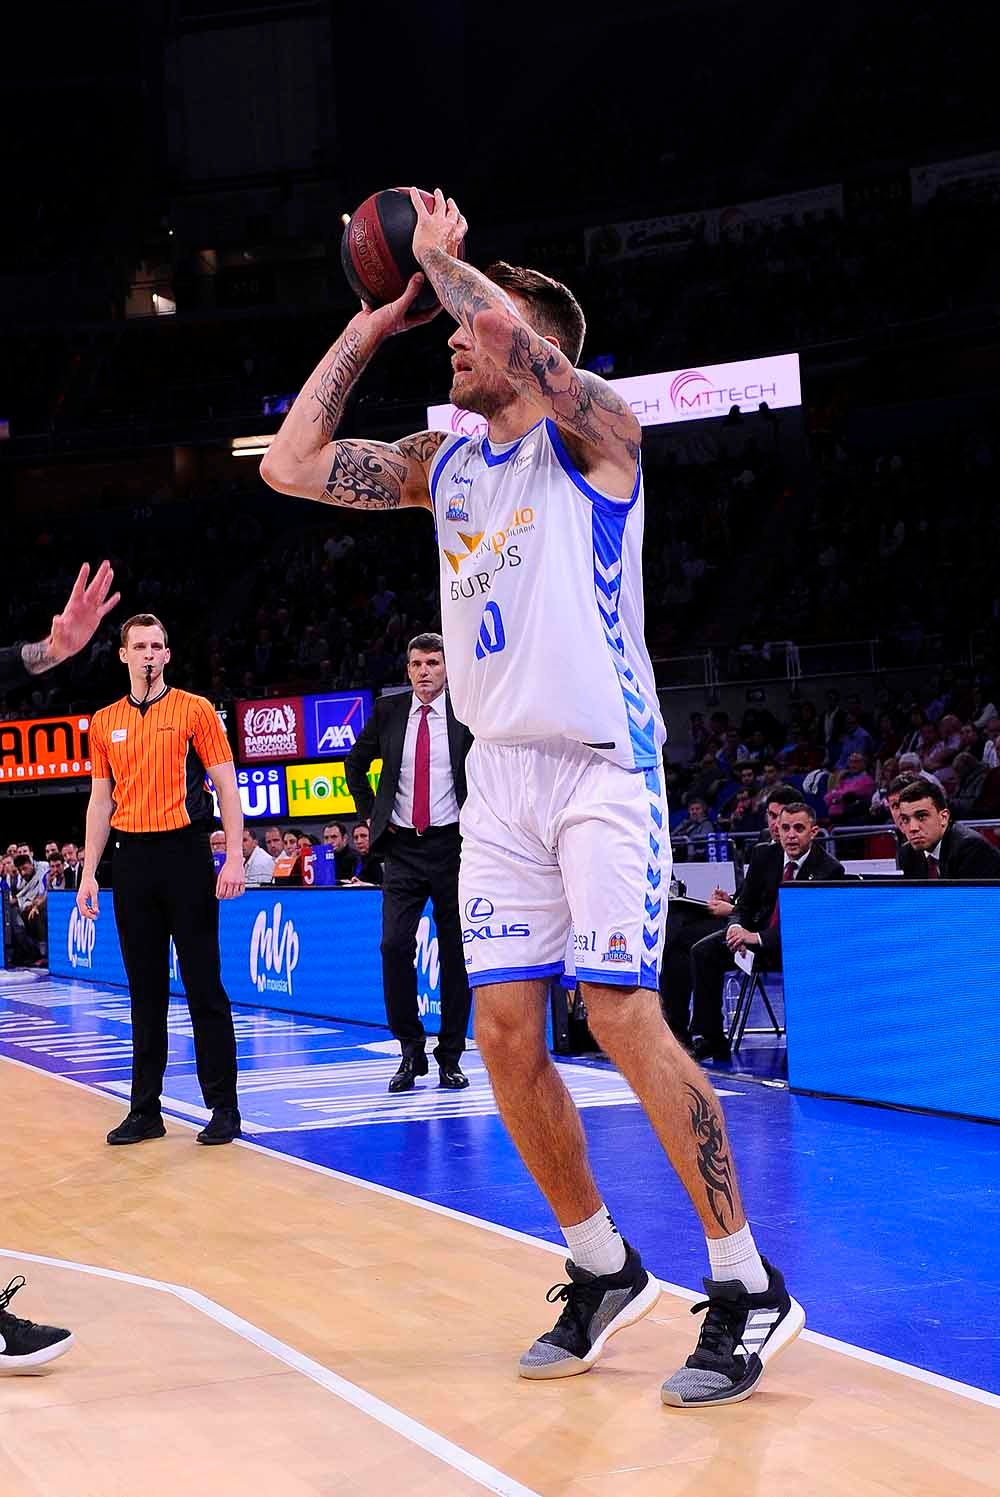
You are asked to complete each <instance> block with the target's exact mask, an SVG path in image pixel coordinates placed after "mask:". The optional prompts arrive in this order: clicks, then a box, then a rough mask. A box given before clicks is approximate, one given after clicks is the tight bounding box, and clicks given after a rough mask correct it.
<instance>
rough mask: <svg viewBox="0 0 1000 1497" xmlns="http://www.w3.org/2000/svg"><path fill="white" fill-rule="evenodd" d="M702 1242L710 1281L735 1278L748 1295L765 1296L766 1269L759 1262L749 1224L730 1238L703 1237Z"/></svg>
mask: <svg viewBox="0 0 1000 1497" xmlns="http://www.w3.org/2000/svg"><path fill="white" fill-rule="evenodd" d="M705 1241H706V1242H707V1244H708V1261H709V1263H710V1264H711V1266H712V1271H711V1277H712V1278H713V1279H717V1280H725V1279H738V1280H739V1282H740V1283H741V1284H742V1285H743V1287H744V1289H745V1290H746V1291H747V1293H748V1294H763V1293H764V1290H765V1289H766V1288H767V1269H766V1268H765V1267H764V1265H763V1263H762V1262H761V1259H760V1254H759V1253H758V1251H757V1248H756V1245H755V1243H754V1240H753V1233H752V1232H751V1231H750V1223H749V1222H747V1223H746V1225H745V1226H743V1227H741V1228H740V1230H739V1231H738V1232H734V1233H733V1235H732V1236H731V1237H706V1238H705Z"/></svg>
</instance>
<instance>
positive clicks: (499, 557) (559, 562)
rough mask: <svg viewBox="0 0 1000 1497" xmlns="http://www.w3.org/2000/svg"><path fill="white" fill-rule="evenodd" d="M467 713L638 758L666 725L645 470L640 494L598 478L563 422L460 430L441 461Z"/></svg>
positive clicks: (438, 476)
mask: <svg viewBox="0 0 1000 1497" xmlns="http://www.w3.org/2000/svg"><path fill="white" fill-rule="evenodd" d="M430 492H431V500H432V503H433V507H434V524H435V529H436V533H437V541H438V550H439V552H440V557H441V619H442V627H443V634H444V645H445V657H446V660H447V663H448V682H449V686H450V688H451V697H452V702H453V704H454V708H455V713H456V716H457V717H458V718H459V719H460V721H462V722H464V723H466V724H467V725H468V726H469V728H470V729H471V730H472V732H473V734H474V735H475V737H476V738H481V739H484V740H486V741H488V742H494V743H522V742H525V741H530V740H531V739H537V738H554V737H564V738H571V739H575V740H576V741H578V742H580V743H584V744H587V745H588V747H590V748H593V749H596V750H597V752H598V753H600V754H603V755H604V756H605V757H606V758H608V759H610V760H612V761H613V762H614V763H616V764H621V765H622V766H623V767H624V768H626V769H648V768H651V767H653V766H658V765H659V763H660V753H661V748H662V745H663V741H664V739H665V737H666V732H665V729H664V726H663V720H662V718H661V716H660V711H659V706H658V703H657V699H656V688H655V685H654V681H653V668H652V665H651V664H650V659H649V653H648V651H647V649H646V643H645V639H644V636H643V606H642V527H643V494H642V470H641V468H640V469H639V471H638V472H637V475H636V481H635V488H634V490H633V492H632V496H631V498H630V499H628V500H624V499H612V498H610V497H609V496H608V495H606V494H602V493H600V492H599V491H598V490H597V489H595V488H593V487H592V486H591V485H590V484H589V483H588V482H587V480H586V479H585V478H584V477H583V476H582V475H581V474H580V473H579V472H578V471H577V469H576V468H575V467H574V465H573V460H572V458H571V457H570V455H569V453H568V451H567V449H566V445H565V443H564V442H563V440H562V437H561V436H560V434H559V430H558V428H557V427H556V425H555V424H554V422H552V421H541V422H539V423H538V425H537V426H533V427H532V428H531V430H530V431H528V432H526V433H525V435H524V436H523V437H519V438H518V440H517V441H516V442H508V443H506V444H504V445H503V446H497V447H493V446H491V444H490V442H489V440H488V439H487V437H486V436H479V437H472V438H468V437H458V438H455V439H454V440H451V441H447V442H445V443H444V444H443V446H442V447H441V448H440V450H439V452H438V454H437V456H436V458H435V460H434V462H433V464H432V466H431V472H430Z"/></svg>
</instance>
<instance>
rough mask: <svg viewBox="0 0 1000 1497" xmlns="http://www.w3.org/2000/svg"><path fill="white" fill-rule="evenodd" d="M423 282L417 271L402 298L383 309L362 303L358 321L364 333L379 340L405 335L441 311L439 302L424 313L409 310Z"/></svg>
mask: <svg viewBox="0 0 1000 1497" xmlns="http://www.w3.org/2000/svg"><path fill="white" fill-rule="evenodd" d="M424 281H425V277H424V275H423V274H422V273H421V272H420V271H417V273H416V275H411V276H410V279H409V281H408V282H407V285H406V290H405V291H404V292H403V294H402V296H400V297H397V298H396V300H395V301H390V302H387V303H386V305H385V306H384V307H369V306H368V305H367V304H366V303H365V302H362V303H361V306H362V311H361V312H360V314H359V317H358V321H360V322H361V323H363V325H364V329H365V331H368V332H372V333H374V334H375V336H376V337H377V338H379V339H382V338H392V337H394V336H395V334H396V333H405V332H407V331H408V330H409V329H410V328H412V327H420V326H421V325H422V324H423V323H425V322H430V320H431V318H432V317H436V316H437V314H438V313H439V312H440V310H441V303H440V302H435V303H434V306H433V307H430V308H429V309H428V310H427V311H426V312H413V311H411V310H410V309H411V307H412V306H413V303H414V302H415V301H416V299H417V297H418V296H419V295H420V293H421V291H423V289H424Z"/></svg>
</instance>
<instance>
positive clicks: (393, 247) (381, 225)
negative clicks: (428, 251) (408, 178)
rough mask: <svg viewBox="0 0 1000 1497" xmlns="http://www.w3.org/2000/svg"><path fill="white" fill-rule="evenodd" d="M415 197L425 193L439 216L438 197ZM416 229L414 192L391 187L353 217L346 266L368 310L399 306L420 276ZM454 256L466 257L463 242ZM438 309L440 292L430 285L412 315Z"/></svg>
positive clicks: (343, 248)
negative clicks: (399, 302)
mask: <svg viewBox="0 0 1000 1497" xmlns="http://www.w3.org/2000/svg"><path fill="white" fill-rule="evenodd" d="M414 191H417V192H419V194H420V198H421V201H422V202H423V204H424V207H425V208H426V209H427V211H428V213H432V214H433V213H434V211H435V207H436V203H435V196H434V195H433V194H431V193H429V192H424V191H423V190H422V189H420V188H416V189H414ZM441 202H442V203H443V202H444V199H443V198H441ZM416 226H417V211H416V209H415V208H414V206H413V203H412V201H411V199H410V188H408V187H387V188H385V189H384V190H383V191H382V192H375V193H373V194H372V196H371V197H370V198H365V201H364V202H363V203H362V204H361V206H360V208H358V209H357V211H356V212H355V213H353V214H352V215H351V220H350V222H349V223H348V224H347V226H346V228H345V229H344V236H343V238H342V240H341V242H340V263H341V264H342V265H343V267H344V274H345V275H346V277H347V279H348V281H349V283H350V285H351V289H352V290H353V291H354V293H355V294H356V296H357V297H358V298H359V300H361V301H363V302H364V303H365V304H366V305H367V306H369V307H372V308H377V307H384V306H387V305H388V304H389V303H390V302H394V301H398V300H399V298H400V297H401V296H402V295H403V293H404V291H405V290H406V287H407V285H408V283H409V281H410V278H411V276H414V275H416V274H417V273H418V271H419V270H420V266H419V265H418V264H417V262H416V260H415V259H414V257H413V232H414V230H415V228H416ZM451 253H453V254H457V255H461V253H462V244H461V242H459V243H458V244H457V245H456V246H455V248H454V250H452V251H451ZM437 305H438V300H437V296H436V294H435V292H434V288H433V286H431V285H430V284H429V283H428V284H426V285H425V286H424V288H423V290H422V291H421V292H420V295H419V296H418V297H417V298H416V301H415V302H414V303H413V307H412V311H413V313H414V314H419V313H421V312H429V311H431V310H432V309H434V308H436V307H437Z"/></svg>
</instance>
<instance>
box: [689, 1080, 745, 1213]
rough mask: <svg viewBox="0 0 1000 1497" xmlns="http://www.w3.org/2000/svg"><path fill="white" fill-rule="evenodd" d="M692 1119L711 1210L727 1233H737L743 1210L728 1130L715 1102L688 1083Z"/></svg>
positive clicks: (699, 1169) (702, 1175)
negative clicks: (727, 1136)
mask: <svg viewBox="0 0 1000 1497" xmlns="http://www.w3.org/2000/svg"><path fill="white" fill-rule="evenodd" d="M686 1090H687V1093H688V1096H687V1104H688V1116H689V1117H690V1120H691V1132H692V1133H693V1134H694V1140H695V1150H696V1152H697V1159H698V1173H699V1174H700V1176H701V1179H702V1184H703V1185H704V1188H705V1195H706V1198H707V1200H708V1207H709V1210H710V1211H711V1213H712V1215H713V1216H714V1217H715V1220H716V1221H717V1222H718V1224H719V1226H720V1228H721V1229H722V1231H723V1232H725V1233H727V1234H729V1233H731V1232H735V1231H736V1230H737V1228H736V1223H737V1222H738V1221H739V1218H740V1214H741V1208H740V1204H739V1199H738V1196H737V1190H736V1175H735V1172H734V1170H733V1161H732V1157H731V1155H730V1153H729V1145H728V1143H727V1141H726V1133H725V1129H724V1128H723V1125H722V1119H721V1117H720V1115H719V1109H718V1105H717V1103H716V1102H715V1101H714V1099H712V1098H710V1097H706V1096H705V1094H704V1092H700V1091H699V1090H698V1088H697V1087H694V1086H692V1085H691V1084H690V1082H688V1083H687V1084H686Z"/></svg>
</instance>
